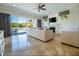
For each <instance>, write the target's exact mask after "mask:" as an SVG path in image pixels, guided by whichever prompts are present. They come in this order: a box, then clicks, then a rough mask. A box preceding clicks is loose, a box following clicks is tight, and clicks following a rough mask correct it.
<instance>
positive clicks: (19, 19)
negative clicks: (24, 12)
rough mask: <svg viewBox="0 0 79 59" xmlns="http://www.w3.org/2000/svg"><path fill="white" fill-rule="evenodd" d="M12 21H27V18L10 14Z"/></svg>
mask: <svg viewBox="0 0 79 59" xmlns="http://www.w3.org/2000/svg"><path fill="white" fill-rule="evenodd" d="M10 18H11V22H12V23H17V22H18V23H26V20H27V18H26V17H17V16H13V15H11V16H10Z"/></svg>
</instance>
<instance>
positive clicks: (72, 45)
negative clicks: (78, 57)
mask: <svg viewBox="0 0 79 59" xmlns="http://www.w3.org/2000/svg"><path fill="white" fill-rule="evenodd" d="M62 44H64V45H67V46H70V47H74V48H78V49H79V47H77V46H73V45H70V44H67V43H64V42H62Z"/></svg>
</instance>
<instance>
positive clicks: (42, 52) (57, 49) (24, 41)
mask: <svg viewBox="0 0 79 59" xmlns="http://www.w3.org/2000/svg"><path fill="white" fill-rule="evenodd" d="M55 39H56V38H54V39H53V40H51V41H48V42H47V43H44V42H42V41H39V40H37V39H34V38H32V37H29V36H27V34H20V35H13V36H11V37H7V38H5V52H4V56H79V49H78V48H74V47H70V46H67V45H63V44H61V43H60V42H59V41H57V40H55ZM57 39H58V38H57Z"/></svg>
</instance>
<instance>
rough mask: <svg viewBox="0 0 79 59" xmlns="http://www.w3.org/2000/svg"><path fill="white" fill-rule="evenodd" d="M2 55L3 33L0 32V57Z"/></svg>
mask: <svg viewBox="0 0 79 59" xmlns="http://www.w3.org/2000/svg"><path fill="white" fill-rule="evenodd" d="M3 55H4V31H0V56H3Z"/></svg>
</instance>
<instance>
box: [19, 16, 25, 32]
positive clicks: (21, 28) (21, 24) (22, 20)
mask: <svg viewBox="0 0 79 59" xmlns="http://www.w3.org/2000/svg"><path fill="white" fill-rule="evenodd" d="M18 33H26V17H18Z"/></svg>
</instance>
